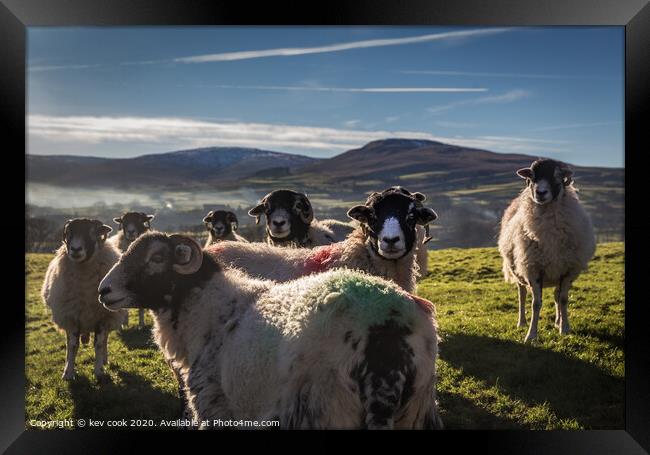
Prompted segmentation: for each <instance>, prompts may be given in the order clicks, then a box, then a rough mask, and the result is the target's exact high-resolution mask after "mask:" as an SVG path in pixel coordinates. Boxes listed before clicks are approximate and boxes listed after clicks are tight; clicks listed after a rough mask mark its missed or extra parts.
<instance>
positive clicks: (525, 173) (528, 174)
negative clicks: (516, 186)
mask: <svg viewBox="0 0 650 455" xmlns="http://www.w3.org/2000/svg"><path fill="white" fill-rule="evenodd" d="M517 175H518V176H519V177H521V178H522V179H532V178H533V170H532V169H531V168H529V167H525V168H523V169H519V170H518V171H517Z"/></svg>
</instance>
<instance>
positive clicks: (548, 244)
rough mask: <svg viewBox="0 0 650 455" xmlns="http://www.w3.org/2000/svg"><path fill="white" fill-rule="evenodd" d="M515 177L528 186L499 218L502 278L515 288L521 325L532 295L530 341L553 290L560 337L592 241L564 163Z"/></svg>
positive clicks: (544, 164)
mask: <svg viewBox="0 0 650 455" xmlns="http://www.w3.org/2000/svg"><path fill="white" fill-rule="evenodd" d="M517 174H518V175H519V176H520V177H521V178H523V179H525V180H526V188H525V189H524V190H523V191H522V192H521V194H520V195H519V196H518V197H517V198H516V199H514V200H513V201H512V203H511V204H510V206H509V207H508V208H507V210H506V211H505V213H504V215H503V219H502V220H501V232H500V234H499V252H500V253H501V256H502V257H503V274H504V277H505V280H506V281H507V282H509V283H516V284H517V287H518V290H519V322H518V324H517V325H518V326H519V327H524V326H525V325H526V308H525V303H526V294H527V290H530V291H531V292H532V295H533V298H532V313H533V314H532V318H531V321H530V327H529V329H528V334H527V335H526V339H525V340H526V341H530V340H534V339H536V338H537V324H538V321H539V312H540V309H541V307H542V289H543V288H545V287H555V326H556V327H559V331H560V333H561V334H566V333H568V332H569V317H568V313H567V306H568V299H569V289H570V288H571V284H572V283H573V281H574V280H575V279H576V278H577V277H578V275H579V274H580V273H581V272H582V271H583V270H585V269H586V267H587V264H588V262H589V260H590V259H591V258H592V256H593V254H594V250H595V247H596V240H595V237H594V232H593V228H592V225H591V221H590V219H589V216H588V215H587V213H586V212H585V210H584V208H583V207H582V205H581V203H580V201H579V199H578V195H577V192H576V189H575V188H574V187H573V178H572V175H573V171H572V170H571V169H570V168H569V167H568V166H567V165H566V164H564V163H561V162H559V161H554V160H550V159H540V160H537V161H535V162H533V164H532V166H531V167H530V168H524V169H519V170H518V171H517Z"/></svg>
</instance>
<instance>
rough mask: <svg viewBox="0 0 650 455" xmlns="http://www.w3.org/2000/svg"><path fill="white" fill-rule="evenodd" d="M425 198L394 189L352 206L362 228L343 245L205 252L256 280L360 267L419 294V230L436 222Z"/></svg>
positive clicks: (230, 246) (225, 246)
mask: <svg viewBox="0 0 650 455" xmlns="http://www.w3.org/2000/svg"><path fill="white" fill-rule="evenodd" d="M423 200H424V195H422V194H420V193H410V192H409V191H407V190H405V189H403V188H400V187H392V188H388V189H387V190H385V191H383V192H381V193H373V194H371V195H370V196H369V197H368V200H367V201H366V204H365V205H358V206H355V207H352V208H351V209H350V210H349V211H348V216H350V218H353V219H354V220H356V221H357V222H359V227H358V228H357V229H356V230H355V231H354V232H353V233H352V234H351V235H350V236H348V238H347V239H345V240H344V241H342V242H338V243H333V244H331V245H325V246H321V247H318V248H314V249H312V250H309V251H304V250H301V249H295V248H279V247H276V246H271V245H265V244H262V243H247V244H243V243H239V242H221V243H219V244H216V245H211V246H209V247H208V248H207V249H206V253H208V254H214V255H217V256H218V257H219V259H220V260H221V261H222V262H223V263H225V264H226V265H228V266H232V267H236V268H241V269H242V270H244V271H245V272H246V273H248V274H249V275H251V276H254V277H258V278H265V279H271V280H276V281H288V280H292V279H295V278H298V277H301V276H304V275H309V274H312V273H319V272H323V271H325V270H330V269H333V268H340V267H346V268H349V269H358V270H363V271H365V272H368V273H370V274H371V275H376V276H380V277H383V278H386V279H389V280H392V281H394V282H395V283H397V284H398V285H399V286H401V287H402V288H403V289H405V290H406V291H408V292H414V291H415V287H416V278H417V277H418V274H419V271H418V267H419V266H418V264H417V263H416V261H415V252H414V250H415V248H416V242H417V241H418V233H417V230H416V228H417V227H421V226H424V225H426V224H428V223H430V222H432V221H433V220H435V219H436V218H437V215H436V214H435V212H434V211H433V210H431V209H430V208H427V207H423V206H422V201H423Z"/></svg>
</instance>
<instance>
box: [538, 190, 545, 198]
mask: <svg viewBox="0 0 650 455" xmlns="http://www.w3.org/2000/svg"><path fill="white" fill-rule="evenodd" d="M535 192H536V193H537V195H538V196H540V197H544V196H546V193H548V191H547V190H542V191H540V190H536V191H535Z"/></svg>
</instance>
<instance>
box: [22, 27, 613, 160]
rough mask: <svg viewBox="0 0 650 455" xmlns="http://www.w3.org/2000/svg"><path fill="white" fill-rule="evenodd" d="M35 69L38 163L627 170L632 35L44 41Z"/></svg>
mask: <svg viewBox="0 0 650 455" xmlns="http://www.w3.org/2000/svg"><path fill="white" fill-rule="evenodd" d="M27 63H28V74H27V84H28V85H27V98H28V100H27V101H28V119H27V121H28V153H31V154H39V155H46V154H48V155H51V154H69V155H89V156H101V157H115V158H117V157H132V156H138V155H143V154H148V153H161V152H167V151H173V150H182V149H189V148H197V147H209V146H237V147H255V148H261V149H266V150H274V151H280V152H289V153H298V154H303V155H309V156H314V157H324V158H326V157H331V156H334V155H337V154H339V153H342V152H344V151H346V150H349V149H352V148H357V147H361V146H363V145H364V144H366V143H368V142H370V141H373V140H378V139H384V138H388V137H403V138H416V139H431V140H437V141H441V142H446V143H451V144H457V145H463V146H468V147H476V148H481V149H486V150H491V151H494V152H501V153H524V154H528V155H533V156H535V157H542V156H544V157H550V158H555V159H559V160H563V161H566V162H568V163H572V164H578V165H596V166H609V167H622V166H623V162H624V135H623V132H624V129H623V127H624V30H623V28H622V27H527V28H522V27H511V28H501V27H487V28H486V27H412V26H409V27H157V28H153V27H129V28H119V27H66V28H52V27H31V28H29V29H28V55H27Z"/></svg>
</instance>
